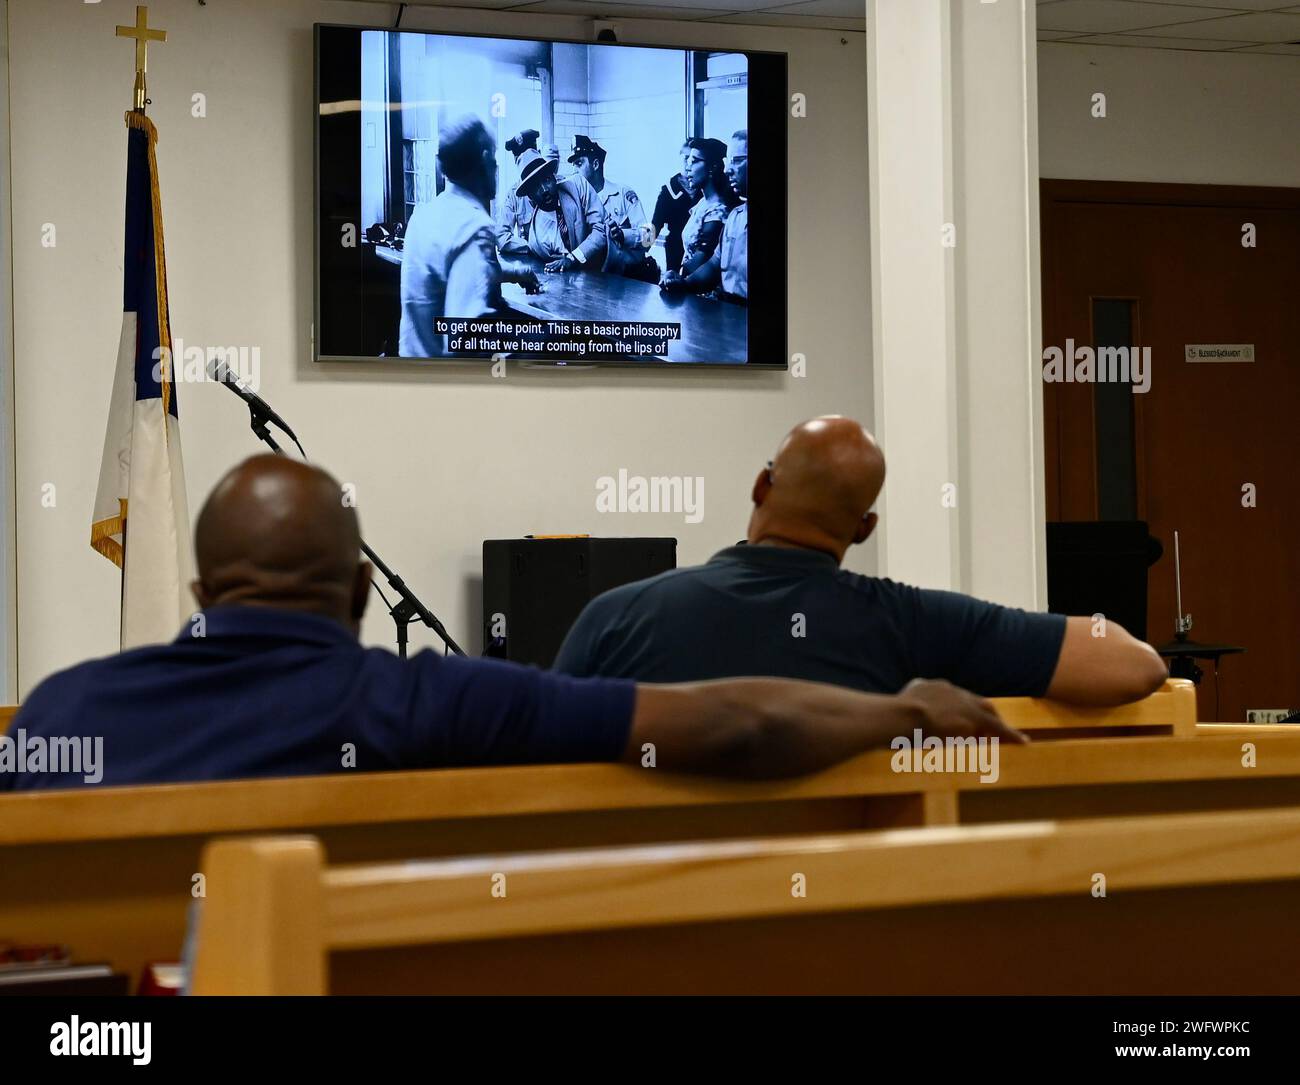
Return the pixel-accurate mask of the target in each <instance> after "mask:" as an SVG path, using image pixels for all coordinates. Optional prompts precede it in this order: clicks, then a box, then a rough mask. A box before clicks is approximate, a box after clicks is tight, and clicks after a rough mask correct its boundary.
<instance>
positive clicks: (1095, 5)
mask: <svg viewBox="0 0 1300 1085" xmlns="http://www.w3.org/2000/svg"><path fill="white" fill-rule="evenodd" d="M916 2H928V0H916ZM964 2H966V3H972V4H973V3H976V2H977V0H964ZM994 2H996V0H994ZM416 4H423V5H431V6H439V7H463V8H491V9H494V10H496V11H532V12H540V13H548V14H553V15H587V16H590V17H591V18H594V19H595V18H598V19H610V20H617V19H619V18H624V19H682V20H689V21H694V22H722V23H750V24H759V25H770V26H787V27H803V28H808V29H815V30H855V31H858V32H859V33H861V32H863V31H865V30H866V19H865V4H864V0H796V2H795V3H790V2H789V0H649V2H642V0H414V4H412V6H415V5H416ZM390 6H391V5H390ZM1038 38H1039V40H1040V41H1053V42H1071V43H1081V44H1086V45H1114V46H1121V47H1124V46H1128V47H1144V48H1148V49H1191V50H1197V51H1211V52H1240V53H1279V54H1289V55H1292V56H1300V0H1038Z"/></svg>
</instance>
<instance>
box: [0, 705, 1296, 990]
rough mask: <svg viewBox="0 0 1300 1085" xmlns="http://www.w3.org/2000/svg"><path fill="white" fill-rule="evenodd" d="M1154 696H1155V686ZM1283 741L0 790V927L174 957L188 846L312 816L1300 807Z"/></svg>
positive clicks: (541, 839)
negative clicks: (685, 773)
mask: <svg viewBox="0 0 1300 1085" xmlns="http://www.w3.org/2000/svg"><path fill="white" fill-rule="evenodd" d="M1178 688H1179V687H1177V686H1174V687H1171V689H1172V690H1173V691H1175V696H1174V698H1172V699H1173V700H1176V699H1177V694H1176V691H1177V690H1178ZM1163 696H1164V695H1163V694H1161V695H1157V698H1156V699H1154V702H1153V703H1154V705H1155V706H1156V707H1157V708H1160V707H1161V706H1162V705H1164V706H1166V707H1167V706H1168V704H1169V703H1170V700H1171V699H1170V698H1165V699H1164V700H1163V701H1162V700H1161V699H1160V698H1162V697H1163ZM1036 707H1037V710H1038V714H1039V717H1040V719H1046V720H1050V721H1057V722H1064V721H1066V720H1069V721H1071V723H1072V724H1073V723H1075V722H1077V718H1076V717H1077V712H1075V711H1074V710H1069V709H1063V708H1062V707H1061V706H1054V705H1047V704H1041V703H1040V704H1038V705H1037V706H1036ZM1161 710H1162V711H1163V710H1164V709H1161ZM1122 711H1123V712H1125V713H1129V712H1131V710H1130V709H1125V710H1122ZM1103 715H1104V714H1103ZM1096 718H1103V717H1096ZM1110 718H1111V719H1114V718H1115V717H1114V716H1112V717H1110ZM1129 718H1132V717H1131V716H1130V717H1129ZM1163 718H1166V719H1169V718H1170V717H1168V716H1166V717H1163ZM1016 722H1018V723H1024V722H1025V721H1024V720H1023V719H1020V720H1017V721H1016ZM1170 726H1173V724H1172V723H1170ZM1058 730H1062V731H1063V730H1067V728H1066V727H1064V726H1061V727H1059V728H1058ZM1289 738H1290V736H1277V737H1273V736H1265V737H1262V738H1260V739H1259V740H1258V743H1257V744H1258V765H1257V767H1256V768H1254V769H1246V768H1243V766H1242V764H1241V753H1240V742H1239V741H1238V740H1237V739H1236V738H1231V737H1228V738H1219V739H1201V738H1198V739H1194V740H1193V739H1180V738H1175V737H1164V738H1160V737H1156V738H1126V739H1089V740H1082V741H1080V740H1066V741H1061V742H1050V743H1047V742H1044V743H1037V744H1035V745H1033V746H1030V747H1025V748H1003V749H1002V750H1001V759H1000V760H1001V765H1000V768H1001V776H1000V778H999V780H998V781H997V782H996V783H990V784H983V783H980V782H979V780H978V778H977V777H975V776H971V775H966V776H952V775H933V774H931V775H913V774H899V773H895V772H893V771H892V770H891V764H890V761H891V754H890V752H889V751H887V750H885V751H880V752H876V753H871V754H867V755H864V756H862V757H859V758H856V759H854V760H853V761H850V762H847V763H845V764H844V765H840V766H837V767H836V768H834V769H831V770H829V771H827V772H823V773H820V774H818V775H816V776H811V777H806V778H803V779H799V780H791V781H780V782H771V783H739V782H730V781H722V780H710V779H701V778H690V777H682V776H673V775H671V774H666V773H655V772H651V771H647V770H643V769H639V768H630V767H623V766H612V765H571V766H546V767H521V768H507V769H468V770H443V771H437V772H415V773H389V774H377V775H355V776H352V775H343V774H340V775H337V776H332V777H324V778H291V779H279V780H256V781H234V782H227V783H214V784H199V785H169V786H163V787H142V788H135V787H132V788H115V789H89V790H84V791H65V792H43V793H41V792H36V793H25V794H18V795H9V796H0V938H11V939H19V940H23V941H39V942H49V941H64V942H66V943H68V944H69V945H70V946H71V947H72V949H73V950H74V952H76V953H77V954H78V956H80V957H82V958H106V959H108V960H111V961H112V962H113V963H114V964H116V965H117V966H118V967H119V968H122V969H124V970H127V971H129V972H131V973H133V974H134V973H136V972H138V970H139V969H140V967H141V965H142V964H144V963H146V962H148V961H151V960H158V959H174V958H175V957H176V955H177V953H178V947H179V946H180V944H181V941H182V938H183V932H184V924H185V914H186V909H187V906H188V904H189V903H190V901H191V899H192V898H191V889H192V885H193V879H194V875H195V874H197V873H198V871H199V853H200V850H201V848H202V846H203V844H204V842H205V841H206V840H208V839H210V838H212V837H214V836H222V835H230V834H234V833H257V834H265V833H275V832H310V833H312V834H314V835H316V836H319V837H320V838H321V839H322V840H323V841H324V843H325V846H326V847H327V848H328V849H329V854H330V855H331V857H332V858H334V859H335V860H337V861H341V862H362V861H375V860H383V859H400V858H403V857H407V856H411V855H431V856H437V855H464V854H473V853H476V852H487V851H517V850H527V849H540V848H556V847H580V846H595V845H608V844H631V843H638V842H646V843H648V842H653V841H662V840H692V839H696V840H698V839H709V838H723V837H733V836H762V835H773V834H780V833H799V832H839V831H845V830H853V829H863V828H871V827H889V826H901V825H923V824H952V823H955V822H957V821H962V822H967V823H981V822H988V821H997V820H1007V819H1018V818H1041V817H1083V816H1101V815H1111V814H1131V813H1153V812H1160V811H1187V810H1209V809H1232V808H1252V807H1259V806H1267V805H1286V804H1290V803H1297V804H1300V744H1296V743H1292V742H1290V741H1289Z"/></svg>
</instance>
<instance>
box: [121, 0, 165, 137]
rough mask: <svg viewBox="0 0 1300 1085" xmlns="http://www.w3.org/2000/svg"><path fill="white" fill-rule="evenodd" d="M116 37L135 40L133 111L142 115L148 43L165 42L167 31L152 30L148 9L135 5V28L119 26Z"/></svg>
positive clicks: (145, 100)
mask: <svg viewBox="0 0 1300 1085" xmlns="http://www.w3.org/2000/svg"><path fill="white" fill-rule="evenodd" d="M117 36H118V37H119V38H134V39H135V111H136V112H137V113H143V112H144V107H145V104H146V103H147V101H148V99H147V98H146V97H145V92H144V73H145V68H146V67H147V64H148V59H149V43H150V42H151V41H166V40H167V31H165V30H154V29H152V28H151V27H150V26H149V9H148V8H147V7H145V6H144V5H143V4H137V5H136V8H135V26H119V27H118V28H117Z"/></svg>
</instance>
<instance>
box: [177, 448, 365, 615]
mask: <svg viewBox="0 0 1300 1085" xmlns="http://www.w3.org/2000/svg"><path fill="white" fill-rule="evenodd" d="M194 549H195V556H196V557H197V559H198V573H199V575H198V579H197V580H195V581H194V584H193V589H194V596H195V598H196V599H197V600H198V602H199V605H200V606H201V607H205V608H206V607H210V606H219V605H222V604H226V603H234V604H240V605H244V606H266V607H281V608H283V609H285V610H302V611H308V612H310V613H313V614H320V615H323V616H325V617H328V618H333V619H335V620H336V621H338V622H341V623H342V624H343V625H346V626H347V627H349V628H350V629H352V630H353V632H356V631H358V629H359V626H360V622H361V615H362V613H363V612H364V610H365V604H366V589H367V588H368V587H369V583H370V566H369V564H368V563H364V562H362V561H361V528H360V525H359V524H358V522H357V514H356V510H355V509H353V508H351V507H350V506H348V505H345V504H344V502H343V492H342V488H341V487H340V486H339V484H338V483H337V482H336V481H335V480H334V479H333V478H331V477H330V476H329V475H328V474H326V473H325V472H324V471H322V470H321V469H320V468H319V467H312V466H311V465H310V464H306V463H302V462H300V461H298V460H291V459H288V458H286V457H284V456H272V455H263V456H253V457H252V458H251V459H247V460H245V461H244V462H243V463H241V464H239V465H238V466H237V467H235V468H233V469H232V470H231V471H229V472H228V473H227V474H226V475H225V477H224V478H222V479H221V481H220V482H218V483H217V485H216V488H215V489H214V490H213V491H212V493H211V494H210V495H209V496H208V499H207V501H206V502H205V503H204V505H203V509H202V511H201V512H200V513H199V520H198V524H197V526H196V527H195V530H194Z"/></svg>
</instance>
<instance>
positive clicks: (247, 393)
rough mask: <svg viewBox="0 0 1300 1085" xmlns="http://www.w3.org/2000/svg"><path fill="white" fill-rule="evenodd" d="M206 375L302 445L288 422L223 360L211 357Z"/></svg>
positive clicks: (297, 443)
mask: <svg viewBox="0 0 1300 1085" xmlns="http://www.w3.org/2000/svg"><path fill="white" fill-rule="evenodd" d="M208 376H209V377H211V378H212V379H213V380H214V381H217V382H218V383H220V384H224V385H225V386H226V387H227V388H229V389H230V390H231V391H232V392H234V393H235V395H237V396H238V397H239V398H240V399H242V400H243V401H244V402H245V403H247V404H248V408H249V410H251V411H253V412H254V413H255V414H257V415H260V416H261V417H262V418H265V419H266V420H267V421H268V422H270V423H272V424H273V425H276V426H278V427H279V428H280V429H282V430H284V432H285V433H287V434H288V435H289V437H290V439H291V440H292V441H293V443H294V444H296V445H298V447H299V448H301V447H302V445H301V444H299V441H298V435H297V434H295V433H294V432H293V430H291V429H290V428H289V424H288V423H287V422H286V421H285V420H284V419H283V418H281V417H280V416H279V415H278V414H276V413H275V411H274V410H272V409H271V405H270V404H269V403H267V402H266V400H264V399H263V398H262V397H261V396H259V395H258V394H257V393H256V392H254V391H253V390H252V389H251V388H249V387H248V386H247V385H246V384H245V383H244V382H243V381H242V380H240V379H239V377H238V376H236V375H235V374H234V373H232V372H231V371H230V367H229V366H228V365H226V363H225V362H223V361H221V360H219V359H217V358H213V359H212V361H211V362H209V363H208Z"/></svg>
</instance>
